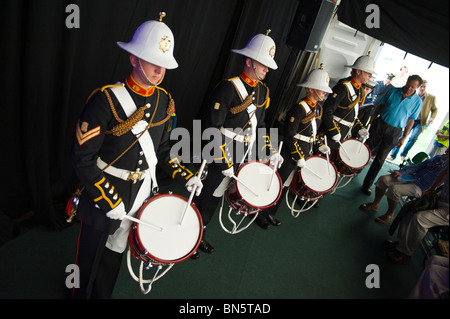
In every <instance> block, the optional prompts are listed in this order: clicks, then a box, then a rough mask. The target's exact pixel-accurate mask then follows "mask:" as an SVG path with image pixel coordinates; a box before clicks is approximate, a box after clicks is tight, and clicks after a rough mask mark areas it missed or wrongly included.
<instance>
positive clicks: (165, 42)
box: [159, 35, 170, 53]
mask: <svg viewBox="0 0 450 319" xmlns="http://www.w3.org/2000/svg"><path fill="white" fill-rule="evenodd" d="M159 48H160V49H161V51H162V52H164V53H166V52H167V51H169V50H170V38H169V36H167V35H165V36H163V37H162V39H161V41H160V42H159Z"/></svg>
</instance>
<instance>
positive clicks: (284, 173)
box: [257, 165, 293, 218]
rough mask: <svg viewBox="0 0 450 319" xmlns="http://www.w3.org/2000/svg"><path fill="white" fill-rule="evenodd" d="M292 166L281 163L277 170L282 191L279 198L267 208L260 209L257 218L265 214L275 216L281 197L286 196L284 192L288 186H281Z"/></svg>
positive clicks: (281, 200)
mask: <svg viewBox="0 0 450 319" xmlns="http://www.w3.org/2000/svg"><path fill="white" fill-rule="evenodd" d="M292 170H293V168H290V167H289V166H288V165H282V166H281V167H280V168H279V169H278V170H277V172H278V174H279V175H280V178H281V187H282V192H281V195H280V199H279V200H278V202H277V203H276V204H275V205H273V206H270V207H269V208H266V209H264V210H261V211H260V212H259V214H258V217H257V218H263V217H265V216H266V215H267V214H269V215H272V216H275V214H276V213H277V210H278V208H279V207H280V206H281V203H282V202H283V198H285V196H286V192H287V190H288V189H289V186H287V187H283V184H284V182H285V181H286V180H287V179H288V177H289V175H290V174H291V172H292Z"/></svg>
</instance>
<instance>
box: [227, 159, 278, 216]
mask: <svg viewBox="0 0 450 319" xmlns="http://www.w3.org/2000/svg"><path fill="white" fill-rule="evenodd" d="M272 174H273V167H272V166H270V165H269V164H268V163H267V164H265V163H261V162H256V161H251V162H247V163H245V164H243V165H242V166H241V167H240V168H239V170H238V172H237V175H236V177H237V178H238V179H239V180H240V181H241V182H242V183H241V182H238V181H236V180H233V181H232V182H231V183H230V185H229V186H228V188H227V190H226V191H225V198H226V199H227V201H228V204H229V205H230V207H231V208H233V209H234V210H236V211H239V212H241V213H245V214H254V213H257V212H259V211H260V210H262V209H265V208H268V207H270V206H273V205H275V203H276V202H277V201H278V199H279V198H280V196H281V191H282V185H281V178H280V175H279V174H278V173H277V172H275V174H274V175H273V178H272V183H270V180H271V176H272ZM269 183H270V186H269ZM247 187H248V188H247ZM249 188H250V189H249Z"/></svg>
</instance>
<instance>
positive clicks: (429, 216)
mask: <svg viewBox="0 0 450 319" xmlns="http://www.w3.org/2000/svg"><path fill="white" fill-rule="evenodd" d="M447 154H448V151H447ZM445 163H446V165H445V168H444V169H443V170H442V171H441V172H440V173H439V175H438V176H437V177H436V179H435V181H434V182H433V185H431V187H430V188H429V189H427V190H426V191H424V192H423V194H422V197H424V196H427V197H429V196H430V195H431V194H432V193H433V192H434V191H435V190H436V188H437V187H439V186H440V185H442V183H444V187H443V188H442V191H441V192H440V195H439V200H438V203H437V208H435V209H428V210H421V211H418V212H416V213H412V212H409V213H407V214H406V215H405V216H403V217H402V219H401V220H400V224H399V229H398V233H397V240H398V243H397V245H396V247H395V249H394V250H393V251H390V252H388V253H387V257H388V259H389V260H391V261H392V262H394V263H397V264H403V263H407V262H408V261H409V260H410V259H411V256H412V255H413V254H414V252H415V251H416V249H417V247H419V244H420V242H421V241H422V239H423V238H424V237H425V235H426V234H427V232H428V229H430V228H431V227H434V226H448V224H449V223H448V208H449V206H448V184H449V181H448V160H447V161H445Z"/></svg>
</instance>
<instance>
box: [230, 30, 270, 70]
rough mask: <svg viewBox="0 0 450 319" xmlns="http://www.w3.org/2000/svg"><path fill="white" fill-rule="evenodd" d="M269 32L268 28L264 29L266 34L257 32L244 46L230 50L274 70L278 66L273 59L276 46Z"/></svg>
mask: <svg viewBox="0 0 450 319" xmlns="http://www.w3.org/2000/svg"><path fill="white" fill-rule="evenodd" d="M269 32H270V29H269V30H267V31H266V34H257V35H255V36H253V37H252V38H251V39H250V40H249V41H248V42H247V44H246V45H245V47H244V48H242V49H240V50H237V49H232V50H231V51H232V52H234V53H237V54H241V55H243V56H246V57H248V58H250V59H253V60H255V61H257V62H259V63H261V64H262V65H265V66H267V67H268V68H271V69H273V70H276V69H277V68H278V65H277V64H276V62H275V60H274V57H275V49H276V46H275V42H274V41H273V40H272V38H271V37H269V35H268V34H269Z"/></svg>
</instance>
